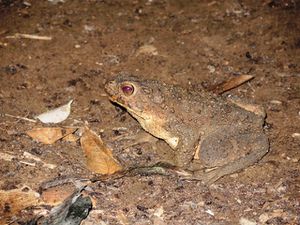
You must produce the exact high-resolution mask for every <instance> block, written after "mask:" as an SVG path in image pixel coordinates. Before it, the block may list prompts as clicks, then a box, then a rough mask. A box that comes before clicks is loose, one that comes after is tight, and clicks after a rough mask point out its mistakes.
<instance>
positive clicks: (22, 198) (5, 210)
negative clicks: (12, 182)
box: [0, 187, 42, 224]
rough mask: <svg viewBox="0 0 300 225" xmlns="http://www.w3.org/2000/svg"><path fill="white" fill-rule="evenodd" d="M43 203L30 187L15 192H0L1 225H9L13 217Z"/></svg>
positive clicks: (14, 190)
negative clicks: (8, 221)
mask: <svg viewBox="0 0 300 225" xmlns="http://www.w3.org/2000/svg"><path fill="white" fill-rule="evenodd" d="M40 203H42V201H41V200H40V195H39V194H38V193H37V192H35V191H33V190H31V189H30V188H28V187H23V188H20V189H13V190H8V191H4V190H0V218H1V219H4V221H2V220H0V224H2V222H3V224H7V223H6V222H7V221H6V220H8V219H9V218H10V217H11V216H14V215H16V214H17V213H18V212H20V211H21V210H23V209H25V208H27V207H30V206H36V205H39V204H40Z"/></svg>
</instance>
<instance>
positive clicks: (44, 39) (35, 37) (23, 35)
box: [5, 33, 52, 41]
mask: <svg viewBox="0 0 300 225" xmlns="http://www.w3.org/2000/svg"><path fill="white" fill-rule="evenodd" d="M5 38H26V39H34V40H42V41H51V40H52V37H49V36H39V35H35V34H20V33H16V34H14V35H12V36H6V37H5Z"/></svg>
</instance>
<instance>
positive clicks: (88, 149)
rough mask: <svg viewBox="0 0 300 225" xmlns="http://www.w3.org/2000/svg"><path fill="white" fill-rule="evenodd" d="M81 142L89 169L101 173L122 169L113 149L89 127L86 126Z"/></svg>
mask: <svg viewBox="0 0 300 225" xmlns="http://www.w3.org/2000/svg"><path fill="white" fill-rule="evenodd" d="M80 143H81V147H82V149H83V151H84V152H85V155H86V163H87V167H88V169H89V170H91V171H93V172H95V173H100V174H113V173H115V172H117V171H119V170H121V169H122V167H121V166H120V164H119V163H118V161H117V160H116V159H115V158H114V157H113V154H112V151H111V149H109V148H108V147H107V146H106V144H105V143H103V141H102V140H101V138H100V137H99V136H98V135H97V134H95V133H94V132H93V131H91V130H90V129H89V128H87V127H86V128H85V131H84V133H83V135H82V137H81V139H80Z"/></svg>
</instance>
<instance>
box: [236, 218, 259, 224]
mask: <svg viewBox="0 0 300 225" xmlns="http://www.w3.org/2000/svg"><path fill="white" fill-rule="evenodd" d="M239 223H240V225H257V223H256V222H253V221H251V220H248V219H246V218H244V217H242V218H241V219H240V221H239Z"/></svg>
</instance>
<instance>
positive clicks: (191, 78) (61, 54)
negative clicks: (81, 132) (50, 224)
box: [0, 0, 300, 225]
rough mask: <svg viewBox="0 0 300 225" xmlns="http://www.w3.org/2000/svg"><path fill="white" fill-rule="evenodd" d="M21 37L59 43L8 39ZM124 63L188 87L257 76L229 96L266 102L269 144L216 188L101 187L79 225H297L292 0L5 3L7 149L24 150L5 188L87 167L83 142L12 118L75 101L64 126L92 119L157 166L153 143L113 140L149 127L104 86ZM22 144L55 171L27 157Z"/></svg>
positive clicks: (298, 152)
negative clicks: (50, 140) (50, 136)
mask: <svg viewBox="0 0 300 225" xmlns="http://www.w3.org/2000/svg"><path fill="white" fill-rule="evenodd" d="M16 33H23V34H36V35H41V36H50V37H52V40H49V41H47V40H32V39H23V38H21V39H18V38H7V36H12V35H14V34H16ZM143 46H144V47H145V46H152V48H150V50H149V48H148V49H147V50H148V51H146V52H142V50H141V49H143V48H144V47H143ZM153 47H155V49H154V48H153ZM122 71H126V72H130V73H133V74H136V75H138V76H140V77H141V78H153V79H158V80H161V81H165V82H168V83H172V84H180V85H182V86H184V87H188V86H195V87H201V85H202V86H204V87H205V86H209V85H213V84H216V83H219V82H222V81H224V80H228V79H230V78H232V77H234V76H236V75H239V74H250V75H253V76H255V78H254V79H253V80H252V81H250V82H249V83H247V84H244V85H242V86H240V87H238V88H236V89H234V90H232V91H230V92H229V94H232V95H235V96H239V97H241V98H248V99H251V100H253V101H255V102H256V103H259V104H261V105H263V106H264V107H265V109H266V111H267V119H266V126H265V130H266V133H267V135H268V137H269V139H270V152H269V153H268V155H267V156H266V157H264V158H263V160H261V161H260V162H259V163H258V164H256V165H255V166H252V167H250V168H248V169H246V170H244V171H242V172H240V173H238V174H233V175H231V176H227V177H224V178H222V179H220V180H219V181H218V182H217V183H215V184H214V185H212V186H210V187H206V186H204V185H203V184H201V183H200V182H191V181H182V180H180V179H178V178H177V177H173V176H171V177H165V176H159V175H153V176H135V177H125V178H122V179H118V180H115V181H112V182H108V183H95V184H94V185H93V186H92V191H93V193H94V198H95V199H96V201H97V205H96V206H95V208H94V210H92V211H91V212H90V214H89V216H88V218H87V219H86V220H85V221H84V222H83V224H85V225H87V224H199V225H200V224H214V225H217V224H220V225H221V224H248V225H249V224H276V225H277V224H278V225H279V224H300V217H299V215H300V177H299V172H300V164H299V162H300V134H299V133H300V2H297V1H296V0H295V1H293V0H290V1H289V0H281V1H280V0H273V1H272V0H264V1H250V0H244V1H238V0H236V1H235V0H228V1H212V0H209V1H196V0H193V1H184V0H174V1H171V0H147V1H146V0H144V1H138V0H133V1H130V0H128V1H127V0H125V1H123V0H122V1H121V0H119V1H117V0H111V1H108V0H107V1H106V0H98V1H97V0H86V1H77V0H74V1H71V0H65V1H64V2H63V1H62V2H59V3H57V4H53V2H50V1H46V0H45V1H37V0H36V1H34V0H29V1H12V0H2V1H0V84H1V89H0V113H1V116H0V152H2V153H9V154H12V155H14V156H16V158H17V160H12V161H5V160H3V159H0V177H1V179H0V189H3V190H9V189H12V188H16V187H20V186H22V185H27V186H29V187H31V188H32V189H34V190H38V188H39V186H40V184H41V183H42V182H45V181H47V180H51V179H54V178H57V177H86V176H89V175H90V172H89V171H88V170H87V169H86V168H85V163H84V162H85V159H84V155H83V152H82V150H81V149H80V146H79V143H76V144H68V143H66V142H63V141H60V142H57V143H55V144H53V145H44V144H41V143H37V142H35V141H33V140H32V139H31V138H30V137H28V136H27V135H26V134H25V132H26V131H27V130H29V129H31V128H32V127H34V126H37V125H36V124H34V123H30V122H28V121H24V120H19V119H16V118H12V117H9V116H7V115H5V114H9V115H14V116H23V117H27V118H33V116H34V115H37V114H39V113H42V112H44V111H46V110H47V109H49V108H55V107H57V106H59V105H62V104H65V103H67V102H68V101H69V100H70V99H74V103H73V105H72V113H71V115H70V117H69V118H68V119H67V120H66V121H64V122H63V125H76V126H82V125H83V124H84V121H87V122H88V123H89V126H90V128H91V129H92V130H94V131H95V132H96V133H97V134H99V135H101V137H102V138H103V140H104V141H105V142H107V143H110V145H111V146H112V147H113V149H114V154H115V156H116V157H117V158H118V159H119V160H120V162H122V164H123V165H126V166H128V165H136V164H140V165H143V164H149V163H151V162H152V160H154V158H155V154H152V153H151V151H150V150H151V146H149V144H143V145H138V146H134V147H131V148H128V149H125V150H124V149H122V148H121V147H120V145H119V144H116V143H114V142H113V141H112V140H113V139H114V138H115V137H116V136H118V135H120V132H118V131H116V129H118V128H120V127H123V128H126V129H125V130H124V131H123V130H122V132H124V133H126V134H133V133H136V132H137V131H138V130H140V129H141V128H140V126H139V124H138V123H137V122H136V121H135V120H134V119H133V118H132V117H131V116H130V115H128V113H126V112H125V111H124V110H122V109H120V108H118V107H116V106H114V105H112V104H111V103H110V102H109V100H108V99H107V96H105V92H104V90H103V87H104V83H105V82H106V81H107V80H108V79H109V78H110V77H112V76H113V75H115V74H116V73H118V72H122ZM200 84H201V85H200ZM227 94H228V93H227ZM24 152H29V153H31V154H33V155H35V156H37V157H39V158H40V159H42V160H43V161H45V162H47V163H51V164H55V165H57V167H56V168H55V169H49V168H46V167H42V166H41V165H40V164H39V163H37V164H36V165H35V166H31V165H27V164H24V163H22V162H21V161H28V162H30V160H28V159H23V158H24V156H23V155H24ZM21 159H23V160H21ZM0 213H1V212H0ZM18 219H19V220H20V221H22V216H19V218H18Z"/></svg>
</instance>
